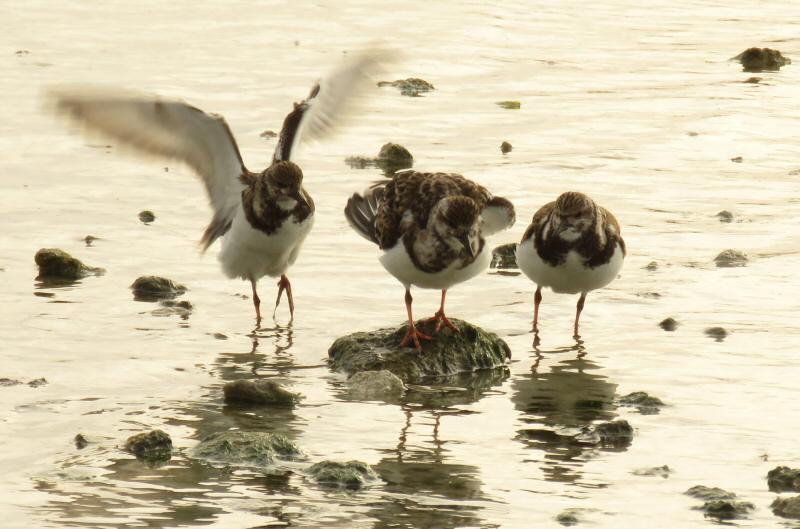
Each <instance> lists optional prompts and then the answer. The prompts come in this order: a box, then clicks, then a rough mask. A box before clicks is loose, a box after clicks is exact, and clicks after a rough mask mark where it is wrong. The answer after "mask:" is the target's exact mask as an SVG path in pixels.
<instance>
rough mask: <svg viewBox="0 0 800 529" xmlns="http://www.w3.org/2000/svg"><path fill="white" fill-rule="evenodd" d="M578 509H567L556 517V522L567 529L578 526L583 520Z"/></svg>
mask: <svg viewBox="0 0 800 529" xmlns="http://www.w3.org/2000/svg"><path fill="white" fill-rule="evenodd" d="M578 512H579V511H578V509H565V510H563V511H561V512H560V513H558V514H557V515H556V521H557V522H558V523H560V524H561V525H564V526H566V527H571V526H573V525H577V524H578V523H579V522H580V521H581V520H580V518H579V517H578Z"/></svg>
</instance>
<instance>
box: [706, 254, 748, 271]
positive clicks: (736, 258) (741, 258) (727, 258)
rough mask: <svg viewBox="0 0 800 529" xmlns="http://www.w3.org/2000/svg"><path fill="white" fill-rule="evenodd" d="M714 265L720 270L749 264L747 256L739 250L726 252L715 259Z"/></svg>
mask: <svg viewBox="0 0 800 529" xmlns="http://www.w3.org/2000/svg"><path fill="white" fill-rule="evenodd" d="M714 263H716V265H717V266H718V267H719V268H733V267H735V266H745V265H746V264H747V254H746V253H744V252H740V251H739V250H725V251H723V252H720V253H719V255H717V256H716V257H715V258H714Z"/></svg>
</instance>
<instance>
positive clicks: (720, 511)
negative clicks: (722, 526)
mask: <svg viewBox="0 0 800 529" xmlns="http://www.w3.org/2000/svg"><path fill="white" fill-rule="evenodd" d="M755 508H756V506H755V505H753V504H752V503H750V502H749V501H739V500H710V501H707V502H705V503H703V505H701V506H700V507H697V509H698V510H700V511H703V513H705V516H706V517H708V518H716V519H717V520H735V519H737V518H744V517H745V516H746V515H747V514H749V513H750V512H751V511H753V510H755Z"/></svg>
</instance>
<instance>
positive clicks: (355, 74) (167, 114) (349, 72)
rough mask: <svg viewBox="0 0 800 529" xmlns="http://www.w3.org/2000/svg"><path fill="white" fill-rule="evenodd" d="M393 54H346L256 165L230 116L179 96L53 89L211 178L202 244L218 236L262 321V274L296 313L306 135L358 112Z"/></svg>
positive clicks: (227, 269) (125, 136) (226, 261)
mask: <svg viewBox="0 0 800 529" xmlns="http://www.w3.org/2000/svg"><path fill="white" fill-rule="evenodd" d="M387 59H388V54H387V53H386V52H379V51H368V52H364V53H361V54H358V55H356V56H355V57H353V58H351V59H349V60H347V61H346V62H345V63H344V65H343V66H341V67H339V68H337V69H335V70H334V71H333V72H332V73H331V74H330V75H329V76H328V77H327V78H325V79H323V80H321V81H320V82H318V83H317V84H316V85H315V86H314V87H313V89H312V90H311V93H310V94H309V96H308V97H307V98H306V99H305V100H304V101H302V102H300V103H295V105H294V108H293V110H292V111H291V112H290V113H289V114H288V115H287V116H286V118H285V120H284V122H283V128H282V130H281V133H280V136H279V140H278V145H277V147H276V149H275V155H274V157H273V160H272V164H271V165H270V166H269V167H267V168H266V169H265V170H264V171H262V172H260V173H255V172H251V171H249V170H248V169H247V168H246V167H245V165H244V162H243V161H242V156H241V154H240V153H239V148H238V146H237V144H236V140H235V139H234V137H233V134H232V133H231V130H230V128H229V127H228V124H227V123H226V122H225V120H224V119H223V118H222V117H221V116H218V115H215V114H207V113H205V112H203V111H202V110H200V109H198V108H195V107H193V106H190V105H188V104H186V103H184V102H181V101H175V100H165V99H161V98H159V97H157V96H152V95H145V94H137V93H130V92H125V91H120V90H117V91H109V90H106V89H98V88H87V87H81V88H72V89H61V90H54V91H53V92H52V97H53V99H54V102H55V106H56V110H57V111H59V112H61V113H63V114H66V115H67V116H69V117H70V118H72V119H73V120H74V121H76V122H79V123H80V124H82V125H84V126H85V128H86V129H88V130H89V131H91V132H96V133H100V134H102V135H104V136H107V137H110V138H112V139H114V140H117V141H118V142H120V144H122V145H124V146H127V147H131V148H133V149H134V150H135V151H137V152H139V153H143V154H150V155H156V156H160V157H163V158H170V159H177V160H180V161H182V162H185V163H186V164H187V165H189V166H190V167H191V168H192V169H194V170H195V171H196V172H197V174H198V175H199V176H200V178H201V179H202V180H203V183H204V184H205V187H206V191H207V192H208V196H209V199H210V201H211V205H212V207H213V209H214V216H213V218H212V220H211V224H209V226H208V228H207V229H206V231H205V233H204V234H203V237H202V239H201V241H200V245H201V247H202V251H205V250H206V249H208V247H209V246H210V245H211V244H212V243H213V242H214V241H215V240H216V239H217V238H219V237H222V236H224V237H223V239H222V251H221V252H220V254H219V260H220V262H221V264H222V270H223V272H224V273H225V274H226V275H227V276H228V277H230V278H235V277H239V278H242V279H245V280H247V281H249V282H250V284H251V286H252V290H253V305H254V307H255V311H256V320H257V322H259V323H260V321H261V309H260V303H261V301H260V299H259V297H258V293H257V290H256V283H257V282H258V280H259V279H260V278H261V277H263V276H265V275H268V276H271V277H280V281H278V296H277V299H276V301H275V308H276V310H277V307H278V304H279V303H280V299H281V295H282V293H283V291H284V290H285V291H286V295H287V298H288V301H289V311H290V314H291V316H292V318H293V317H294V298H293V296H292V287H291V283H290V282H289V278H288V277H287V276H286V272H287V270H288V268H289V267H290V266H291V265H292V264H294V262H295V261H296V260H297V256H298V254H299V252H300V247H301V245H302V243H303V241H304V240H305V238H306V236H307V235H308V233H309V231H310V230H311V227H312V225H313V223H314V201H313V200H312V199H311V196H310V195H309V194H308V192H307V191H306V190H305V188H304V187H303V171H302V170H301V169H300V167H299V166H298V165H297V164H295V163H294V162H292V161H291V158H292V155H293V154H294V153H295V150H296V148H297V146H298V145H299V144H300V143H301V142H306V141H309V140H316V139H321V138H323V137H325V136H327V135H328V134H329V133H330V132H332V131H333V130H334V129H335V128H336V126H337V125H339V124H341V122H342V121H343V120H344V118H345V117H346V116H347V115H348V114H349V113H351V111H352V107H353V106H354V105H353V104H354V103H355V102H356V101H357V100H358V98H359V97H358V96H359V95H361V94H362V93H363V92H364V91H365V90H366V89H367V87H374V86H375V85H374V82H373V81H372V79H371V77H372V75H374V74H375V73H377V72H378V70H379V69H380V66H381V64H383V63H384V62H385V61H386V60H387Z"/></svg>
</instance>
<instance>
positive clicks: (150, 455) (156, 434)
mask: <svg viewBox="0 0 800 529" xmlns="http://www.w3.org/2000/svg"><path fill="white" fill-rule="evenodd" d="M125 450H127V451H128V452H130V453H132V454H133V455H135V456H136V457H137V458H138V459H144V460H148V461H167V460H168V459H169V458H171V457H172V439H170V437H169V435H167V434H166V433H164V432H162V431H161V430H152V431H150V432H145V433H140V434H136V435H133V436H131V437H129V438H128V440H127V441H126V442H125Z"/></svg>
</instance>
